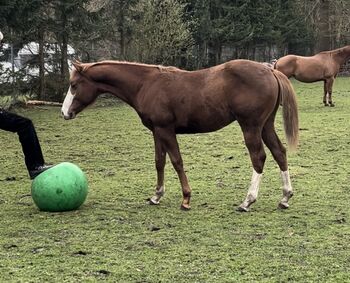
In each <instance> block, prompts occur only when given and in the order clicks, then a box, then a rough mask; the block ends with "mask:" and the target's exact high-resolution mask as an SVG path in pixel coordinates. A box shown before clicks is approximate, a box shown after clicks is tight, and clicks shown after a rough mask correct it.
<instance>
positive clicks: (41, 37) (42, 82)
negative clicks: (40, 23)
mask: <svg viewBox="0 0 350 283" xmlns="http://www.w3.org/2000/svg"><path fill="white" fill-rule="evenodd" d="M38 44H39V54H38V56H39V93H38V96H39V98H40V99H41V100H46V99H47V96H46V93H45V54H44V30H43V29H42V28H40V30H39V34H38Z"/></svg>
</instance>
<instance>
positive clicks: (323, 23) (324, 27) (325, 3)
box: [317, 0, 331, 52]
mask: <svg viewBox="0 0 350 283" xmlns="http://www.w3.org/2000/svg"><path fill="white" fill-rule="evenodd" d="M319 14H320V21H319V42H318V48H317V49H318V50H317V51H319V52H320V51H326V50H330V49H331V48H330V47H331V40H330V37H331V36H330V28H329V22H330V0H321V1H320V13H319Z"/></svg>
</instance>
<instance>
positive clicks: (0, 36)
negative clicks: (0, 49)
mask: <svg viewBox="0 0 350 283" xmlns="http://www.w3.org/2000/svg"><path fill="white" fill-rule="evenodd" d="M3 38H4V35H3V34H2V32H1V31H0V41H1V40H2V39H3Z"/></svg>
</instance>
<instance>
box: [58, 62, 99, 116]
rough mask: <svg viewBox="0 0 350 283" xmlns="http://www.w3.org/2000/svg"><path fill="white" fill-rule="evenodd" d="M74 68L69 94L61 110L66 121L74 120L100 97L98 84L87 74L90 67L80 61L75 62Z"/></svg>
mask: <svg viewBox="0 0 350 283" xmlns="http://www.w3.org/2000/svg"><path fill="white" fill-rule="evenodd" d="M73 66H74V68H73V69H72V72H71V75H70V79H69V84H70V85H69V88H68V92H67V95H66V97H65V99H64V101H63V105H62V108H61V113H62V115H63V117H64V119H66V120H69V119H74V118H75V117H76V115H77V114H78V113H79V112H81V111H82V110H83V109H85V108H86V107H87V106H88V105H90V104H91V103H93V102H94V101H95V99H96V98H97V96H98V95H99V89H98V87H97V85H96V82H94V81H93V79H92V78H91V77H90V76H89V75H88V74H87V69H88V67H86V66H84V64H82V63H80V62H78V61H75V62H73Z"/></svg>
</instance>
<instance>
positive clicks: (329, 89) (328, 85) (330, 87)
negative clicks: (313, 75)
mask: <svg viewBox="0 0 350 283" xmlns="http://www.w3.org/2000/svg"><path fill="white" fill-rule="evenodd" d="M333 82H334V78H333V77H332V78H330V79H328V80H327V81H326V88H327V92H328V104H329V106H330V107H334V104H333V101H332V90H333Z"/></svg>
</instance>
